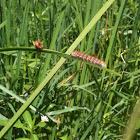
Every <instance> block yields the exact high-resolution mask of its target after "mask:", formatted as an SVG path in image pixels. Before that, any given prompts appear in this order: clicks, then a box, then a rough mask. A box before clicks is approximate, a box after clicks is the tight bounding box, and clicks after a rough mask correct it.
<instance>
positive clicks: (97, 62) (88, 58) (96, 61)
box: [71, 50, 106, 68]
mask: <svg viewBox="0 0 140 140" xmlns="http://www.w3.org/2000/svg"><path fill="white" fill-rule="evenodd" d="M71 55H72V56H73V57H77V58H80V59H83V60H86V61H88V62H90V63H93V64H95V65H99V66H101V67H103V68H105V67H106V64H105V62H104V61H103V60H100V59H98V58H95V57H93V56H90V55H87V54H84V53H81V52H79V51H76V50H74V51H73V52H72V53H71Z"/></svg>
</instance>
